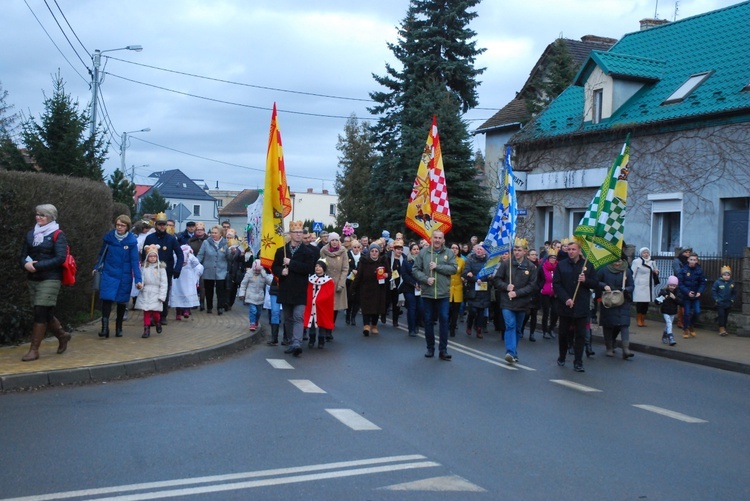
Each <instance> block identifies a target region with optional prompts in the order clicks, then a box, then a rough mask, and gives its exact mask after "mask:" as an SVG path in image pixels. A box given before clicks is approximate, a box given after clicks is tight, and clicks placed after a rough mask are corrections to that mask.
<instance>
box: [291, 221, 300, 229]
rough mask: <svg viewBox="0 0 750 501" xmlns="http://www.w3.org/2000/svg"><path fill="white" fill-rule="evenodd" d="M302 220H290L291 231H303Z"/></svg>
mask: <svg viewBox="0 0 750 501" xmlns="http://www.w3.org/2000/svg"><path fill="white" fill-rule="evenodd" d="M302 224H303V223H302V221H290V222H289V231H302Z"/></svg>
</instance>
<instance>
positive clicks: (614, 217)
mask: <svg viewBox="0 0 750 501" xmlns="http://www.w3.org/2000/svg"><path fill="white" fill-rule="evenodd" d="M629 159H630V134H628V136H627V138H625V144H624V145H623V146H622V151H621V152H620V154H619V155H618V156H617V158H616V159H615V161H614V163H613V164H612V167H610V168H609V171H608V172H607V177H606V178H605V179H604V182H603V183H602V186H601V187H600V188H599V191H597V192H596V195H594V199H593V200H592V201H591V204H590V205H589V208H588V209H587V210H586V213H585V214H584V215H583V218H581V222H580V223H579V224H578V226H577V227H576V229H575V231H574V232H573V236H574V237H575V239H576V240H577V241H578V243H579V244H581V247H582V249H583V252H584V254H585V255H586V257H587V258H588V260H589V261H590V262H591V264H593V265H594V267H595V268H597V269H598V268H601V267H602V266H604V265H607V264H609V263H613V262H615V261H617V260H619V259H620V255H621V253H622V242H623V235H624V233H625V206H626V202H627V198H628V174H629V167H628V161H629Z"/></svg>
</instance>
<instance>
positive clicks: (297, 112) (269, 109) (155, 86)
mask: <svg viewBox="0 0 750 501" xmlns="http://www.w3.org/2000/svg"><path fill="white" fill-rule="evenodd" d="M107 75H110V76H113V77H115V78H120V79H122V80H125V81H127V82H131V83H136V84H139V85H145V86H146V87H152V88H154V89H159V90H163V91H167V92H172V93H174V94H180V95H182V96H188V97H193V98H195V99H202V100H204V101H211V102H214V103H221V104H228V105H231V106H240V107H242V108H250V109H254V110H261V111H272V108H268V107H266V106H255V105H252V104H243V103H235V102H232V101H224V100H223V99H216V98H213V97H205V96H198V95H196V94H190V93H189V92H183V91H179V90H174V89H169V88H167V87H162V86H160V85H154V84H150V83H146V82H140V81H138V80H133V79H132V78H127V77H123V76H120V75H115V74H114V73H109V72H107ZM278 112H279V113H289V114H291V115H304V116H310V117H321V118H343V119H346V120H348V119H349V118H351V116H349V115H347V116H344V115H324V114H321V113H307V112H304V111H292V110H284V109H278Z"/></svg>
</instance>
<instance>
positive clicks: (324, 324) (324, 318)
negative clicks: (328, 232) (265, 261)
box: [303, 259, 336, 348]
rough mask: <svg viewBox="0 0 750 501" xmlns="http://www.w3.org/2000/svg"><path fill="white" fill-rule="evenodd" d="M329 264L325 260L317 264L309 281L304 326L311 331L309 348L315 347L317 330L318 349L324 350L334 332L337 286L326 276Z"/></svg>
mask: <svg viewBox="0 0 750 501" xmlns="http://www.w3.org/2000/svg"><path fill="white" fill-rule="evenodd" d="M327 269H328V264H327V263H326V261H325V259H321V260H319V261H318V262H316V263H315V274H314V275H310V277H309V278H308V279H307V281H308V282H309V283H308V285H307V304H306V305H305V314H304V317H303V325H304V326H305V327H307V328H308V329H310V342H309V343H308V346H309V347H310V348H312V347H313V346H315V330H314V329H312V327H317V328H318V329H317V330H318V348H323V346H325V343H326V337H327V336H329V335H330V334H331V332H332V331H333V304H334V297H335V294H336V285H335V283H334V281H333V279H332V278H331V277H329V276H328V275H326V270H327Z"/></svg>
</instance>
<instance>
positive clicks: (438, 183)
mask: <svg viewBox="0 0 750 501" xmlns="http://www.w3.org/2000/svg"><path fill="white" fill-rule="evenodd" d="M406 226H407V227H408V228H409V229H410V230H412V231H414V232H415V233H417V234H419V236H421V237H422V238H426V239H427V240H431V238H432V232H433V231H442V232H443V233H448V232H449V231H450V229H451V228H452V227H453V223H452V222H451V209H450V204H449V203H448V186H447V185H446V184H445V172H444V171H443V153H442V151H441V150H440V136H439V135H438V128H437V116H435V115H433V117H432V127H430V133H429V134H428V136H427V144H426V145H425V147H424V151H423V152H422V159H421V160H420V162H419V169H418V170H417V178H416V179H415V180H414V187H413V188H412V191H411V197H409V205H408V206H407V207H406Z"/></svg>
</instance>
